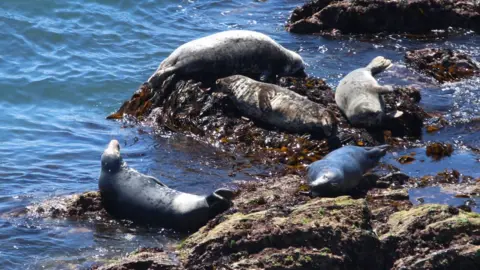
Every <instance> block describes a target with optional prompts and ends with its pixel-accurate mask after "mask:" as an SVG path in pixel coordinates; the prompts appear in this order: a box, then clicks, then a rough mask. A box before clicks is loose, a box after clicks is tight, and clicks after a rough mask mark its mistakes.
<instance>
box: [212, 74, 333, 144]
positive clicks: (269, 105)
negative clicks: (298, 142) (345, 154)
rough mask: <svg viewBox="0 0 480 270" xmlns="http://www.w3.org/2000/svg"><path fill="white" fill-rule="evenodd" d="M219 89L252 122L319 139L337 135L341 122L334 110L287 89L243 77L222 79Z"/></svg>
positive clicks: (219, 80)
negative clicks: (338, 121) (309, 134)
mask: <svg viewBox="0 0 480 270" xmlns="http://www.w3.org/2000/svg"><path fill="white" fill-rule="evenodd" d="M216 87H217V90H219V91H221V92H223V93H226V94H227V95H228V97H229V98H230V99H231V100H232V101H233V103H234V104H235V106H236V108H237V109H238V110H239V111H240V113H241V114H242V115H244V116H246V117H249V118H251V119H252V120H255V121H259V122H262V123H265V124H268V125H270V126H273V127H276V128H279V129H283V130H287V131H290V132H296V133H311V134H313V135H315V136H319V137H329V136H332V135H335V134H336V131H337V119H336V117H335V115H334V114H333V113H332V112H331V111H329V110H327V109H325V107H323V106H322V105H321V104H318V103H315V102H313V101H311V100H309V99H308V98H306V97H304V96H301V95H299V94H297V93H295V92H293V91H291V90H288V89H286V88H282V87H280V86H277V85H274V84H269V83H263V82H258V81H255V80H252V79H250V78H248V77H245V76H242V75H234V76H229V77H226V78H222V79H218V80H217V82H216Z"/></svg>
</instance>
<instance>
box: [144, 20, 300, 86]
mask: <svg viewBox="0 0 480 270" xmlns="http://www.w3.org/2000/svg"><path fill="white" fill-rule="evenodd" d="M304 69H305V63H304V62H303V59H302V57H301V56H300V55H299V54H297V53H296V52H293V51H290V50H288V49H286V48H284V47H283V46H281V45H280V44H278V43H277V42H275V41H274V40H273V39H272V38H270V37H269V36H267V35H264V34H262V33H259V32H254V31H248V30H230V31H224V32H219V33H216V34H213V35H209V36H206V37H202V38H199V39H196V40H193V41H190V42H188V43H185V44H183V45H181V46H180V47H178V48H177V49H176V50H175V51H173V52H172V53H171V54H170V55H169V56H168V57H167V58H166V59H165V60H163V62H162V63H161V64H160V66H159V67H158V69H157V71H155V73H154V74H153V75H152V76H151V77H150V78H149V79H148V83H149V84H150V86H151V88H152V89H157V88H159V87H160V86H161V85H162V84H163V83H164V82H168V81H169V80H167V78H169V77H170V76H171V75H175V77H179V78H187V79H193V80H197V81H202V82H203V81H205V80H208V79H211V80H212V81H211V82H214V81H215V80H216V79H218V78H223V77H227V76H230V75H235V74H241V75H246V76H249V77H252V78H260V77H261V76H263V77H264V78H275V76H276V75H279V76H287V75H295V74H301V75H305V72H304ZM168 83H170V82H168Z"/></svg>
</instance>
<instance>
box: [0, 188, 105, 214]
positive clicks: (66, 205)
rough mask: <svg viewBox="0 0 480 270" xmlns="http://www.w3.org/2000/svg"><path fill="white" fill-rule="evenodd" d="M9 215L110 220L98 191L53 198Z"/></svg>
mask: <svg viewBox="0 0 480 270" xmlns="http://www.w3.org/2000/svg"><path fill="white" fill-rule="evenodd" d="M7 215H8V216H11V217H18V216H23V215H27V216H31V217H37V218H70V219H97V218H100V219H110V216H109V215H108V213H107V211H106V210H105V209H104V208H103V205H102V199H101V196H100V192H98V191H88V192H84V193H81V194H73V195H66V196H60V197H53V198H51V199H48V200H46V201H42V202H39V203H36V204H33V205H30V206H27V207H26V208H25V209H21V210H19V211H14V212H12V213H8V214H7Z"/></svg>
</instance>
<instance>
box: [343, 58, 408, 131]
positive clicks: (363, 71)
mask: <svg viewBox="0 0 480 270" xmlns="http://www.w3.org/2000/svg"><path fill="white" fill-rule="evenodd" d="M391 65H392V62H391V61H390V60H388V59H385V58H384V57H382V56H378V57H376V58H375V59H373V60H372V61H371V62H370V64H369V65H368V66H366V67H364V68H359V69H356V70H354V71H352V72H350V73H349V74H347V76H345V77H344V78H343V79H342V80H341V81H340V82H339V84H338V86H337V89H336V91H335V102H336V103H337V106H338V107H339V108H340V110H341V111H342V112H343V114H344V115H345V116H346V117H347V119H348V120H349V121H350V123H351V124H352V125H354V126H359V127H379V126H381V125H382V123H383V121H385V117H386V116H387V115H385V112H384V110H385V105H384V102H383V98H382V97H381V94H384V93H390V92H393V87H392V86H391V85H379V84H378V82H377V80H376V79H375V78H374V77H373V76H375V75H376V74H378V73H380V72H383V71H384V70H385V69H387V68H389V67H390V66H391ZM400 115H401V113H400V112H399V113H395V117H398V116H400Z"/></svg>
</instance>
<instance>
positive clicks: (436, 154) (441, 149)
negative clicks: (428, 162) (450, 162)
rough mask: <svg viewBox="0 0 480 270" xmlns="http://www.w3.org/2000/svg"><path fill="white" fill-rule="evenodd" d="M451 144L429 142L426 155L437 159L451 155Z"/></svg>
mask: <svg viewBox="0 0 480 270" xmlns="http://www.w3.org/2000/svg"><path fill="white" fill-rule="evenodd" d="M452 153H453V146H452V145H451V144H449V143H430V144H428V145H427V156H429V157H432V158H433V159H435V160H439V159H441V158H443V157H445V156H451V155H452Z"/></svg>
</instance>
